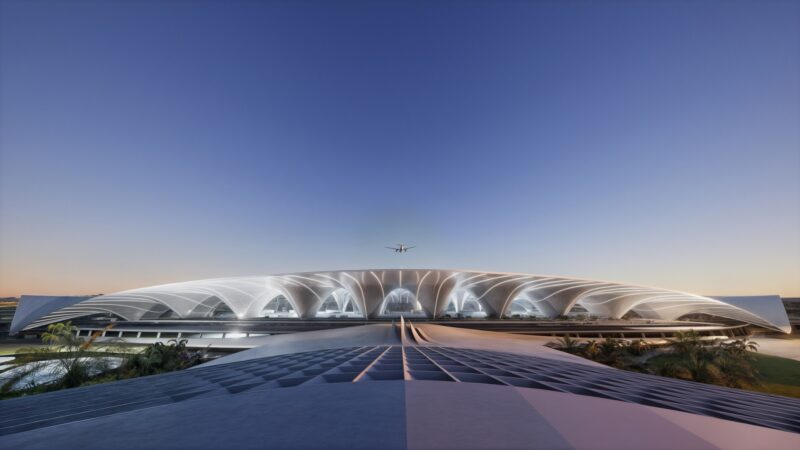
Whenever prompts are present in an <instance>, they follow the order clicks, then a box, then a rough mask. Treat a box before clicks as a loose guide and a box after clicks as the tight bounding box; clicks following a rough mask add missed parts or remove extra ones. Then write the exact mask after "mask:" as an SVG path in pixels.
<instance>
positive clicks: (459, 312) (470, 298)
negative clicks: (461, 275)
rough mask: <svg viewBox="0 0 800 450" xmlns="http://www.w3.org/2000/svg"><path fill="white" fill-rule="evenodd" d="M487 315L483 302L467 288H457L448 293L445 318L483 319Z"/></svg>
mask: <svg viewBox="0 0 800 450" xmlns="http://www.w3.org/2000/svg"><path fill="white" fill-rule="evenodd" d="M488 316H489V314H488V311H487V309H486V306H485V305H484V304H483V302H481V301H480V299H478V297H477V296H475V294H473V293H472V291H470V290H467V289H459V290H456V291H454V292H453V293H452V294H450V297H449V298H448V301H447V307H446V308H445V311H444V317H445V318H459V319H485V318H487V317H488Z"/></svg>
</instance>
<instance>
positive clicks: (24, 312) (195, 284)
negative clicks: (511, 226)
mask: <svg viewBox="0 0 800 450" xmlns="http://www.w3.org/2000/svg"><path fill="white" fill-rule="evenodd" d="M397 289H403V290H407V291H409V292H411V293H413V295H414V296H415V298H416V299H417V301H418V302H419V303H420V305H421V307H422V310H423V311H424V314H425V315H426V316H427V317H428V318H431V319H437V318H441V317H443V316H444V315H445V312H446V309H447V307H448V305H449V303H450V300H451V295H453V294H455V293H457V292H463V291H465V290H466V291H468V292H470V293H471V294H472V295H473V296H474V297H475V299H476V301H478V302H480V304H481V305H482V306H483V307H485V309H486V313H487V314H488V315H489V316H491V317H497V318H502V317H504V316H506V314H507V312H508V310H509V308H510V307H511V304H512V302H513V301H514V300H515V299H517V298H525V299H526V300H527V301H530V302H532V303H533V304H535V305H536V307H537V309H538V310H539V311H542V312H543V314H544V315H545V316H549V317H555V316H559V315H563V314H567V313H568V312H569V311H570V310H572V309H573V308H574V307H575V305H580V306H581V307H583V308H585V309H586V310H587V311H588V312H589V313H590V314H592V315H596V316H599V317H606V318H620V317H622V316H623V315H625V314H626V313H627V312H628V311H635V312H636V313H637V314H638V315H639V316H641V317H645V318H652V319H664V320H672V319H677V318H679V317H681V316H684V315H686V314H694V313H702V314H710V315H715V316H720V317H725V318H729V319H734V320H738V321H741V322H745V323H750V324H754V325H758V326H762V327H764V328H768V329H773V330H776V331H782V332H784V333H789V332H791V326H790V324H789V319H788V317H787V315H786V311H785V310H784V308H783V305H782V303H781V300H780V297H778V296H759V297H713V298H712V297H706V296H701V295H696V294H690V293H686V292H679V291H673V290H669V289H660V288H652V287H644V286H636V285H629V284H623V283H615V282H608V281H596V280H585V279H577V278H568V277H559V276H550V275H535V274H520V273H498V272H482V271H472V270H436V269H366V270H342V271H320V272H304V273H289V274H279V275H266V276H249V277H230V278H215V279H208V280H198V281H188V282H181V283H172V284H164V285H158V286H151V287H146V288H140V289H132V290H127V291H122V292H117V293H114V294H105V295H101V296H97V297H93V298H77V297H76V298H69V300H68V301H67V300H65V299H67V298H65V297H39V296H23V298H22V300H21V301H20V305H19V309H18V311H17V314H16V315H15V316H14V320H13V322H12V326H11V332H12V333H15V332H18V331H21V330H24V329H29V328H34V327H37V326H41V325H45V324H48V323H53V322H58V321H61V320H66V319H70V318H75V317H80V316H85V315H90V314H97V313H111V314H115V315H117V316H119V317H121V318H123V319H125V320H140V319H142V318H143V317H145V315H147V314H148V313H149V314H150V316H152V314H153V313H159V314H160V313H162V312H166V311H167V310H170V311H172V313H174V317H177V318H185V319H189V318H194V317H197V314H200V313H201V312H204V311H205V310H206V309H207V308H206V307H203V305H206V306H207V305H208V304H210V303H214V304H217V303H218V302H220V303H224V304H225V305H227V306H228V307H229V308H230V310H231V311H232V312H233V313H234V314H235V316H236V317H237V318H239V319H249V318H257V317H260V314H261V311H262V309H263V308H264V306H265V305H266V304H267V303H268V302H269V301H270V300H272V299H274V298H276V297H278V296H284V297H285V298H286V299H287V300H288V301H289V302H290V303H291V305H292V307H293V308H294V311H296V313H297V315H298V317H299V318H300V319H310V318H313V317H314V316H315V315H316V314H317V312H318V311H319V309H320V306H322V304H323V302H324V301H325V300H326V299H327V298H328V297H329V296H330V295H331V294H333V293H334V292H341V291H342V290H346V291H347V292H349V294H350V296H351V297H352V301H353V302H354V303H355V305H357V309H358V310H359V311H363V318H364V319H365V320H367V319H372V318H377V317H379V316H380V314H381V307H382V305H383V304H384V302H385V300H386V298H387V296H388V295H389V294H390V293H391V292H393V291H395V290H397ZM150 316H149V317H150Z"/></svg>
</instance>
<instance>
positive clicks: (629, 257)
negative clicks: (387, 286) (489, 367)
mask: <svg viewBox="0 0 800 450" xmlns="http://www.w3.org/2000/svg"><path fill="white" fill-rule="evenodd" d="M1 12H2V18H1V19H0V20H1V22H0V25H1V27H0V38H1V39H0V94H1V95H2V97H1V99H2V102H1V103H0V127H1V128H0V130H1V131H2V133H1V134H0V151H1V153H0V164H1V165H0V295H18V294H21V293H31V294H32V293H42V294H45V293H50V294H81V293H91V292H111V291H114V290H120V289H126V288H135V287H142V286H147V285H151V284H158V283H165V282H171V281H181V280H191V279H198V278H206V277H216V276H227V275H246V274H268V273H277V272H290V271H306V270H308V271H310V270H324V269H343V268H365V267H420V268H466V269H483V270H496V271H514V272H532V273H550V274H560V275H571V276H580V277H587V278H599V279H608V280H615V281H624V282H631V283H641V284H648V285H656V286H660V287H665V288H674V289H681V290H687V291H693V292H698V293H703V294H754V293H778V294H783V295H800V125H798V124H800V84H799V83H800V82H799V81H798V80H800V27H798V23H799V21H800V4H798V3H796V2H788V1H787V2H783V1H781V2H774V1H765V2H736V1H733V2H730V1H725V2H710V1H700V2H683V1H680V2H594V3H591V4H590V3H588V2H544V1H542V2H521V1H515V2H488V1H487V2H474V1H473V2H444V1H440V2H366V1H363V2H361V1H355V2H321V1H318V2H317V1H308V2H288V1H287V2H279V1H275V2H255V1H239V2H235V1H233V2H232V1H224V2H223V1H203V2H188V1H174V2H146V1H141V2H135V1H121V2H109V1H81V2H63V1H51V2H45V1H35V0H34V1H9V0H6V1H3V2H2V11H1ZM398 242H405V243H410V244H416V245H417V246H418V248H417V249H414V250H412V251H411V252H409V253H408V254H403V255H397V254H394V253H391V252H389V251H388V250H385V249H384V248H383V247H384V246H386V245H392V244H394V243H398Z"/></svg>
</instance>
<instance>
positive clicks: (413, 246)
mask: <svg viewBox="0 0 800 450" xmlns="http://www.w3.org/2000/svg"><path fill="white" fill-rule="evenodd" d="M409 248H417V246H416V245H412V246H411V247H406V249H409Z"/></svg>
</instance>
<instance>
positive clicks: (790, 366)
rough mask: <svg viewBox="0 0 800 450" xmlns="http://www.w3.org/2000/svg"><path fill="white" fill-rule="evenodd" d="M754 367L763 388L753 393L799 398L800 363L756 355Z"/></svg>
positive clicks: (755, 388)
mask: <svg viewBox="0 0 800 450" xmlns="http://www.w3.org/2000/svg"><path fill="white" fill-rule="evenodd" d="M755 360H756V362H755V367H756V369H757V370H758V372H759V373H760V374H761V377H762V380H763V381H762V383H763V386H755V387H753V390H754V391H759V392H766V393H768V394H777V395H786V396H788V397H798V398H800V361H795V360H793V359H786V358H780V357H778V356H770V355H763V354H757V355H755Z"/></svg>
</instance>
